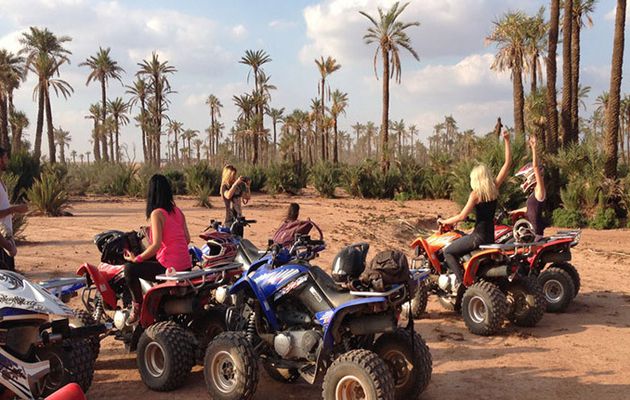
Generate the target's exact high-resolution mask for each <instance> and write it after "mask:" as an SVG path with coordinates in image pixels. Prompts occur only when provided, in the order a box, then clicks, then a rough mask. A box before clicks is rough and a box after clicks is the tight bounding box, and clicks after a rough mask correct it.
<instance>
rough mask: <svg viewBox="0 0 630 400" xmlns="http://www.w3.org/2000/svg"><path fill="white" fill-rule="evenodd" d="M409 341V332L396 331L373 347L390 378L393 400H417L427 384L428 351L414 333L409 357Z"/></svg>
mask: <svg viewBox="0 0 630 400" xmlns="http://www.w3.org/2000/svg"><path fill="white" fill-rule="evenodd" d="M411 337H412V336H411V332H409V331H408V330H406V329H400V328H399V329H397V330H395V331H394V332H392V333H386V334H383V335H381V337H379V338H378V340H377V341H376V344H375V345H374V352H375V353H376V354H378V356H379V357H380V358H382V359H383V360H385V363H386V364H387V366H388V367H389V368H390V371H391V373H392V376H393V377H394V391H395V394H394V397H395V398H396V400H405V399H411V398H417V397H418V395H419V394H420V393H422V392H423V391H424V390H425V389H426V387H427V385H428V384H429V381H430V380H431V373H432V371H433V360H432V358H431V352H430V351H429V347H428V346H427V344H426V343H425V341H424V340H423V339H422V337H421V336H420V335H419V334H418V333H417V332H414V334H413V355H412V350H411V348H412V342H411Z"/></svg>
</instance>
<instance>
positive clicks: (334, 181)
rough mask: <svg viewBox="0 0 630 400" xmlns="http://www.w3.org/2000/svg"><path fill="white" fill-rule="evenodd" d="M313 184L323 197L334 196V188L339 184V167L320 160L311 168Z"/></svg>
mask: <svg viewBox="0 0 630 400" xmlns="http://www.w3.org/2000/svg"><path fill="white" fill-rule="evenodd" d="M310 175H311V181H312V182H313V186H315V189H317V191H318V192H319V194H320V195H322V196H323V197H328V198H333V197H335V188H336V187H337V185H338V184H339V177H340V175H341V174H340V172H339V168H338V167H336V166H335V165H333V164H332V163H330V162H320V163H318V164H316V165H315V166H314V167H313V169H312V170H311V174H310Z"/></svg>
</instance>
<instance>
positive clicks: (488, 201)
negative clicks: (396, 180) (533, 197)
mask: <svg viewBox="0 0 630 400" xmlns="http://www.w3.org/2000/svg"><path fill="white" fill-rule="evenodd" d="M503 141H504V142H505V162H504V163H503V167H501V171H500V172H499V174H498V175H497V177H496V178H493V177H492V172H491V171H490V168H488V166H486V165H483V164H481V165H478V166H476V167H475V168H473V170H472V171H471V172H470V187H471V188H472V191H471V192H470V195H469V196H468V202H467V203H466V205H465V206H464V208H463V209H462V211H461V212H460V213H459V214H457V215H455V216H454V217H451V218H447V219H441V218H440V219H439V220H438V223H439V224H441V225H454V224H456V223H458V222H460V221H463V220H464V219H466V217H467V216H468V215H469V214H470V213H471V212H472V211H473V209H474V211H475V214H476V222H475V229H474V230H473V232H472V233H471V234H470V235H467V236H464V237H462V238H459V239H457V240H455V241H454V242H453V243H451V244H450V245H449V246H448V247H446V249H445V250H444V259H445V261H446V264H447V265H448V268H449V269H450V270H451V272H452V273H453V274H455V277H456V279H457V281H456V283H455V284H454V285H453V293H454V294H456V293H457V290H458V289H459V284H460V283H461V282H462V281H463V278H464V269H463V268H462V266H461V265H460V263H459V258H460V257H461V256H463V255H465V254H467V253H470V252H471V251H473V250H474V249H476V248H477V247H479V246H480V245H482V244H488V243H494V214H495V211H496V208H497V197H498V195H499V188H500V187H501V185H502V184H503V181H505V178H506V177H507V175H508V172H509V170H510V166H511V164H512V151H511V149H510V134H509V133H508V132H507V131H504V132H503Z"/></svg>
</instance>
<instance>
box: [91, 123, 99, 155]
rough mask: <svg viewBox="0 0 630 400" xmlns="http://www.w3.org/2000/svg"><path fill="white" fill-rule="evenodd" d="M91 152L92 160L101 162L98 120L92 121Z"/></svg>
mask: <svg viewBox="0 0 630 400" xmlns="http://www.w3.org/2000/svg"><path fill="white" fill-rule="evenodd" d="M92 152H93V153H94V160H95V161H101V147H100V139H99V127H98V119H97V118H95V119H94V140H93V143H92Z"/></svg>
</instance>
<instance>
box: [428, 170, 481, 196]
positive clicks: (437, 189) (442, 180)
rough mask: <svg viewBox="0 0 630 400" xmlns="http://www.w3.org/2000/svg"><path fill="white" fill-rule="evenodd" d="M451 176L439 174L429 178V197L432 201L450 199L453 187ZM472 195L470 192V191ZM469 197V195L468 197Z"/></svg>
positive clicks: (431, 175) (430, 175)
mask: <svg viewBox="0 0 630 400" xmlns="http://www.w3.org/2000/svg"><path fill="white" fill-rule="evenodd" d="M449 178H450V176H449V175H447V174H444V175H440V174H437V173H434V174H429V175H428V176H427V183H426V185H427V186H426V187H427V196H428V197H430V198H432V199H448V198H449V197H450V195H451V191H452V187H451V182H450V179H449ZM468 193H470V190H469V191H468ZM467 196H468V195H467Z"/></svg>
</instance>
